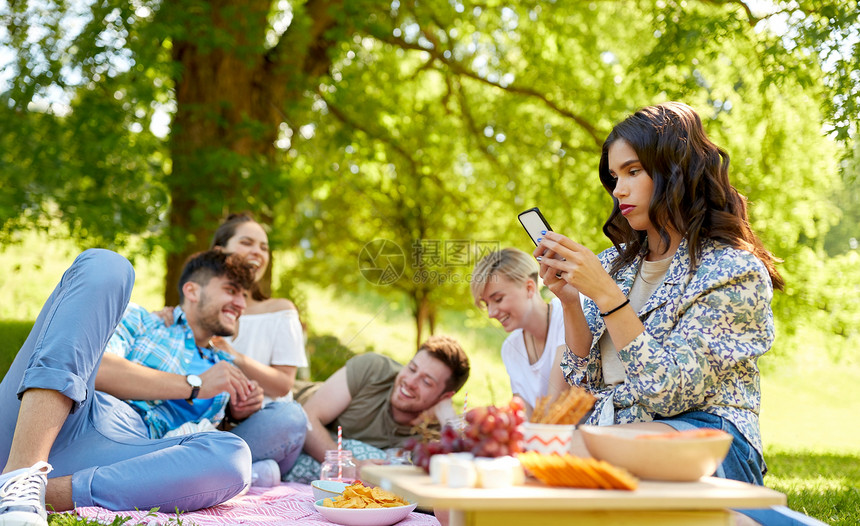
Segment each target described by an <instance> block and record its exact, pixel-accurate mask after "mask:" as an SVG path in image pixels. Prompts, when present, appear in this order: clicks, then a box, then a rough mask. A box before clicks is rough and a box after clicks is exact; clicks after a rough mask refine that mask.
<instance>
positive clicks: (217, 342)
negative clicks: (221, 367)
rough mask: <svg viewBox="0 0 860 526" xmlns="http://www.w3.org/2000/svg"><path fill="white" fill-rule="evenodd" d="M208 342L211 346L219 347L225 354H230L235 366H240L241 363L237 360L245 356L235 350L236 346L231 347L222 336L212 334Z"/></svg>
mask: <svg viewBox="0 0 860 526" xmlns="http://www.w3.org/2000/svg"><path fill="white" fill-rule="evenodd" d="M209 343H211V344H212V346H213V347H215V348H217V349H220V350H222V351H224V352H226V353H227V354H229V355H230V356H232V357H233V362H234V363H235V364H236V365H237V366H239V367H241V364H240V363H239V360H241V359H242V358H244V357H245V355H244V354H242V353H240V352H239V351H237V350H236V348H235V347H233V346H232V345H230V342H228V341H227V340H225V339H224V338H223V337H222V336H213V337H212V338H211V339H210V340H209Z"/></svg>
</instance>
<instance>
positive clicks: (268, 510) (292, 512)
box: [75, 482, 439, 526]
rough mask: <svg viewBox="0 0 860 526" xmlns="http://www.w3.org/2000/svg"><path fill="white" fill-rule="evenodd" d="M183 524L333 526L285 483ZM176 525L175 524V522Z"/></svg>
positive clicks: (419, 524)
mask: <svg viewBox="0 0 860 526" xmlns="http://www.w3.org/2000/svg"><path fill="white" fill-rule="evenodd" d="M75 512H76V513H77V514H78V515H80V516H81V517H87V518H91V519H96V520H98V521H99V522H101V523H103V524H110V523H111V522H112V521H113V520H114V517H117V516H120V517H131V518H132V522H131V524H146V525H152V526H155V525H159V524H164V523H166V522H168V521H169V520H170V519H176V514H175V513H161V512H156V513H151V512H149V511H143V510H142V511H110V510H106V509H104V508H99V507H95V506H89V507H81V508H77V509H76V510H75ZM179 518H180V519H181V520H182V524H186V525H187V524H196V525H197V526H228V525H233V524H241V525H244V526H282V525H284V526H286V525H288V524H289V525H292V524H302V525H309V526H317V525H319V526H331V524H332V523H331V522H329V521H327V520H326V519H325V518H323V516H322V515H320V513H319V512H318V511H317V510H316V508H314V496H313V492H312V490H311V487H310V486H309V485H307V484H297V483H294V482H284V483H282V484H281V485H280V486H275V487H273V488H257V487H252V488H251V489H250V490H248V493H246V494H245V495H242V496H241V497H235V498H232V499H230V500H228V501H227V502H225V503H223V504H219V505H218V506H213V507H211V508H206V509H203V510H197V511H192V512H188V513H183V514H182V515H180V517H179ZM174 524H175V521H174ZM401 525H402V526H439V521H438V520H436V517H434V516H432V515H427V514H424V513H416V512H412V513H410V514H409V516H408V517H406V519H404V520H403V521H401V522H399V523H398V526H401Z"/></svg>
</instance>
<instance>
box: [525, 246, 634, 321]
mask: <svg viewBox="0 0 860 526" xmlns="http://www.w3.org/2000/svg"><path fill="white" fill-rule="evenodd" d="M544 252H545V253H544ZM534 254H535V257H537V256H540V255H543V257H542V258H541V264H540V275H541V278H543V281H544V284H546V286H547V287H548V288H549V290H551V291H552V293H553V294H555V295H556V296H558V298H559V299H560V300H561V301H562V303H568V304H569V303H572V302H574V301H576V302H578V301H579V296H578V294H577V293H579V292H581V293H582V294H585V295H586V296H588V297H589V298H591V299H593V300H594V301H595V302H596V303H597V304H598V305H601V302H605V299H606V298H611V297H612V294H613V292H615V293H620V289H618V286H617V285H616V284H615V280H613V279H612V277H611V276H610V275H609V274H608V273H607V272H606V270H605V269H604V268H603V265H601V264H600V260H599V259H598V258H597V256H596V255H595V254H594V252H592V251H591V250H589V249H588V248H586V247H585V246H583V245H580V244H579V243H576V242H575V241H572V240H571V239H569V238H567V237H565V236H563V235H561V234H558V233H555V232H547V233H546V234H545V235H544V237H543V239H542V240H541V242H540V244H539V245H538V246H537V248H536V249H535V251H534ZM554 255H558V256H559V257H558V258H555V257H553V256H554Z"/></svg>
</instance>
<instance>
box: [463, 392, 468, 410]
mask: <svg viewBox="0 0 860 526" xmlns="http://www.w3.org/2000/svg"><path fill="white" fill-rule="evenodd" d="M468 403H469V391H466V392H465V393H464V394H463V414H465V413H466V409H468V407H469V405H468Z"/></svg>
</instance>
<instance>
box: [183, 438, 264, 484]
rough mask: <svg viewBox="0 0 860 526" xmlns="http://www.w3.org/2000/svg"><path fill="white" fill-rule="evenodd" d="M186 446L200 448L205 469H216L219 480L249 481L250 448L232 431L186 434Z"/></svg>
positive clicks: (248, 482)
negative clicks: (218, 472)
mask: <svg viewBox="0 0 860 526" xmlns="http://www.w3.org/2000/svg"><path fill="white" fill-rule="evenodd" d="M183 445H184V446H186V447H196V448H199V449H201V451H202V452H203V456H204V457H205V459H203V460H204V461H205V465H206V466H207V471H211V470H213V469H214V470H218V469H219V468H220V471H221V473H220V474H219V475H218V476H219V477H222V479H221V480H223V481H225V482H231V483H245V484H250V483H251V449H250V448H249V447H248V444H246V443H245V441H244V440H242V439H241V438H239V437H238V436H236V435H234V434H233V433H225V432H223V431H206V432H202V433H194V434H192V435H188V440H186V441H185V442H184V443H183ZM213 476H214V475H213Z"/></svg>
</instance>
